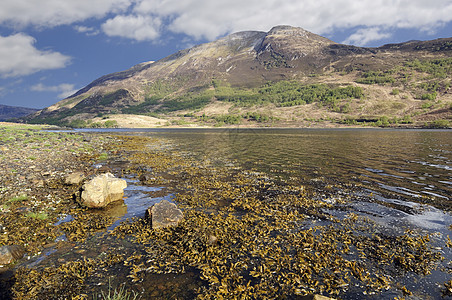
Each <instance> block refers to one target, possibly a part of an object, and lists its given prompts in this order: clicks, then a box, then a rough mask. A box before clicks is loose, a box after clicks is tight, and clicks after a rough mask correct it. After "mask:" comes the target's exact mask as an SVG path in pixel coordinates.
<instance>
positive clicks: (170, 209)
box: [146, 200, 184, 229]
mask: <svg viewBox="0 0 452 300" xmlns="http://www.w3.org/2000/svg"><path fill="white" fill-rule="evenodd" d="M146 216H147V217H148V218H149V219H150V220H151V226H152V228H153V229H157V228H165V227H170V226H176V225H177V224H179V222H180V221H181V220H182V218H183V217H184V214H183V213H182V211H181V210H180V209H179V208H177V206H176V204H174V203H171V202H169V201H168V200H163V201H161V202H159V203H156V204H154V205H153V206H151V207H150V208H148V209H147V211H146Z"/></svg>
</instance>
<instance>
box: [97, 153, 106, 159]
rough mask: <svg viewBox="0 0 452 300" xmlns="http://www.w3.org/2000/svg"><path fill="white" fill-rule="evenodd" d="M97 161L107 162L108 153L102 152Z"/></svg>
mask: <svg viewBox="0 0 452 300" xmlns="http://www.w3.org/2000/svg"><path fill="white" fill-rule="evenodd" d="M97 159H98V160H107V159H108V153H106V152H102V153H101V154H100V155H99V157H98V158H97Z"/></svg>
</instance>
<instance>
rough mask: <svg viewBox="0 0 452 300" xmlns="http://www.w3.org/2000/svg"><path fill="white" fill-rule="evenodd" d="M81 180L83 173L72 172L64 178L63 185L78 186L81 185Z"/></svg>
mask: <svg viewBox="0 0 452 300" xmlns="http://www.w3.org/2000/svg"><path fill="white" fill-rule="evenodd" d="M83 179H85V173H83V172H74V173H71V174H67V175H66V178H64V183H65V184H67V185H79V184H80V183H82V181H83Z"/></svg>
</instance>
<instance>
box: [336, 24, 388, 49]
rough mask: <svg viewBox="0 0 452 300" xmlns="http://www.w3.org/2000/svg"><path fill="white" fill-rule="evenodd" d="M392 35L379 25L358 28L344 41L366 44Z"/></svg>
mask: <svg viewBox="0 0 452 300" xmlns="http://www.w3.org/2000/svg"><path fill="white" fill-rule="evenodd" d="M390 36H391V34H390V33H388V32H381V28H378V27H371V28H361V29H359V30H357V31H356V32H355V33H354V34H352V35H350V36H349V37H348V38H347V39H346V40H345V41H343V42H342V43H344V44H353V45H357V46H364V45H367V44H368V43H369V42H372V41H378V40H381V39H384V38H388V37H390Z"/></svg>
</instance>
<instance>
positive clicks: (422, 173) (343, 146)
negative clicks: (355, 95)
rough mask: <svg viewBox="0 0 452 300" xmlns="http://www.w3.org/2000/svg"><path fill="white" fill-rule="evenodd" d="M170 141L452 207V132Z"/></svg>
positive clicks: (176, 135)
mask: <svg viewBox="0 0 452 300" xmlns="http://www.w3.org/2000/svg"><path fill="white" fill-rule="evenodd" d="M135 134H144V135H152V136H161V137H164V138H167V139H170V140H171V141H173V142H174V144H175V145H178V147H179V149H181V150H183V151H188V152H192V153H195V154H197V155H198V156H199V158H200V159H206V160H210V161H212V162H213V163H228V162H231V163H234V164H239V165H241V166H243V167H245V168H254V169H257V170H258V171H262V172H267V173H270V174H272V175H277V176H281V177H284V176H291V177H294V176H297V177H299V178H300V181H301V182H304V183H305V184H306V183H308V182H309V181H313V180H314V181H316V180H317V181H318V180H320V179H322V180H324V181H326V182H339V183H347V184H351V183H353V184H355V185H359V186H360V187H361V192H363V193H367V194H371V193H372V195H373V196H374V197H375V198H376V199H377V200H381V201H389V202H396V203H398V204H401V205H403V202H404V201H405V202H406V203H407V205H408V206H410V205H411V203H410V202H416V203H423V204H431V205H433V206H435V207H438V208H440V209H443V210H447V211H451V210H452V201H451V200H452V199H451V197H452V196H451V193H452V132H451V131H439V130H436V131H435V130H368V129H339V130H327V129H228V130H225V129H196V130H195V129H172V130H150V131H146V132H143V131H135Z"/></svg>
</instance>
